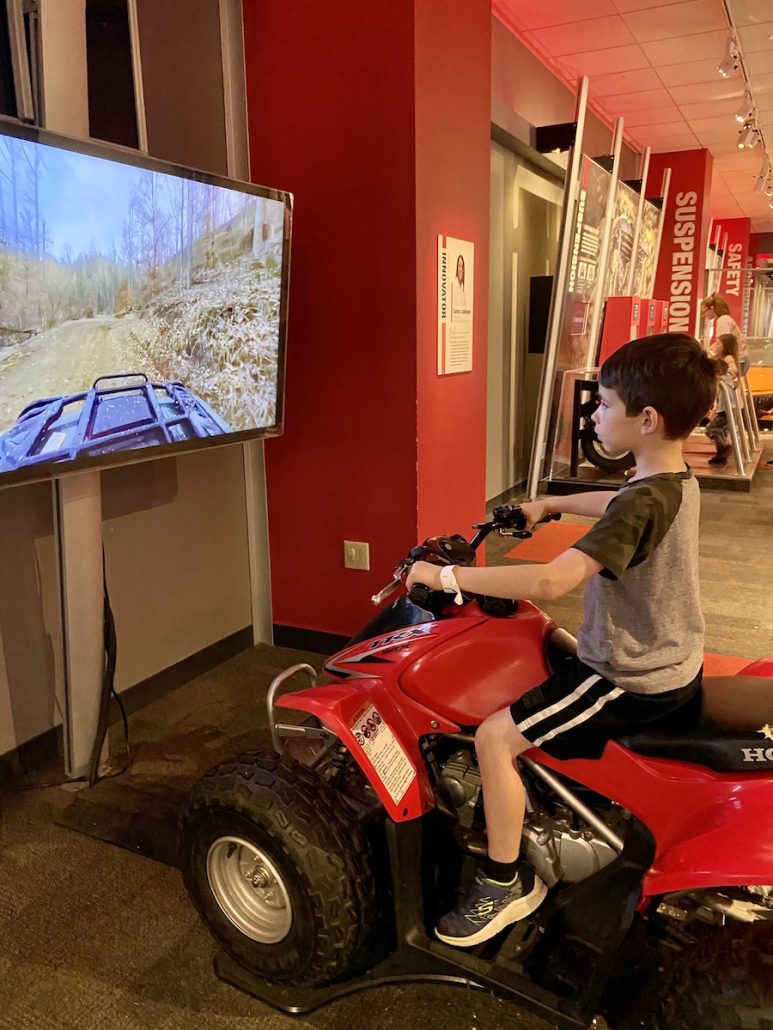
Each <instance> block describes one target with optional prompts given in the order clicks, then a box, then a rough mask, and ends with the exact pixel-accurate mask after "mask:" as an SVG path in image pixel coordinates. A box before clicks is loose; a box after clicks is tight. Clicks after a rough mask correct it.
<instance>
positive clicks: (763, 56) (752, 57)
mask: <svg viewBox="0 0 773 1030" xmlns="http://www.w3.org/2000/svg"><path fill="white" fill-rule="evenodd" d="M768 45H769V46H773V42H771V43H769V44H768ZM744 63H745V64H746V71H747V72H748V74H749V75H750V76H751V78H752V81H753V80H754V76H755V75H770V74H771V73H773V54H771V53H770V51H768V52H767V53H763V52H759V53H754V54H744Z"/></svg>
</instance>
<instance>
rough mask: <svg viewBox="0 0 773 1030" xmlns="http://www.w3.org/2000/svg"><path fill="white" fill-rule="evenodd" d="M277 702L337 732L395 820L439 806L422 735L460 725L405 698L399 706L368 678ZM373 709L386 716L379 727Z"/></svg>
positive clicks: (453, 730) (450, 730)
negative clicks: (423, 746) (428, 768)
mask: <svg viewBox="0 0 773 1030" xmlns="http://www.w3.org/2000/svg"><path fill="white" fill-rule="evenodd" d="M276 704H277V707H279V708H292V709H294V710H295V711H299V712H308V713H309V714H310V715H314V716H316V718H317V719H319V721H320V722H322V723H324V725H325V726H327V727H328V729H330V730H331V731H332V732H333V733H335V735H336V736H337V737H338V739H339V740H340V741H341V743H342V744H344V745H345V746H346V747H347V748H348V749H349V751H350V752H351V754H352V755H353V756H354V759H355V760H356V762H357V763H358V764H359V766H360V768H361V769H362V771H363V773H364V774H365V776H366V777H367V779H368V781H369V782H370V783H371V785H372V786H373V788H374V790H375V791H376V793H377V794H378V796H379V799H380V801H381V802H382V804H383V805H384V808H385V809H386V811H387V814H388V815H389V816H390V818H391V819H393V820H394V821H395V822H405V821H407V820H408V819H417V818H418V817H419V816H421V815H424V813H425V812H428V811H429V810H430V809H431V808H434V806H435V799H434V796H433V793H432V787H431V786H430V782H429V777H428V776H427V769H426V765H425V762H424V759H423V757H422V755H421V752H420V750H419V737H422V736H425V735H426V734H428V733H458V732H459V727H458V726H457V725H456V723H453V722H451V721H450V719H446V718H444V717H443V716H442V715H438V714H436V713H435V712H431V711H430V710H429V709H428V708H424V707H423V706H422V705H419V704H417V703H416V702H415V701H411V700H410V699H409V698H401V704H400V707H399V708H398V707H397V705H395V703H394V701H393V699H392V697H391V696H390V694H389V692H388V691H387V689H386V687H385V686H384V684H383V683H382V682H381V681H380V680H377V679H366V678H365V677H362V678H360V679H358V680H357V681H356V685H355V684H354V683H352V684H351V685H349V684H347V683H340V684H339V683H334V684H331V685H329V686H320V687H313V688H311V689H310V690H301V691H298V692H297V693H293V694H284V695H283V696H282V697H280V698H279V700H278V701H277V702H276ZM371 706H373V707H375V709H376V712H377V713H378V715H379V716H380V718H381V722H380V723H378V724H372V723H373V719H372V718H371V720H370V722H369V721H368V719H367V715H368V712H369V711H370V709H371ZM371 724H372V725H371ZM369 755H370V757H369Z"/></svg>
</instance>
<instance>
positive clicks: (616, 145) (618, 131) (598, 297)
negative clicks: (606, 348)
mask: <svg viewBox="0 0 773 1030" xmlns="http://www.w3.org/2000/svg"><path fill="white" fill-rule="evenodd" d="M623 124H624V123H623V119H622V118H618V119H617V121H616V122H615V131H614V133H613V135H612V180H611V182H610V185H609V193H608V195H607V208H606V211H605V212H604V228H603V230H602V233H601V246H600V248H599V262H598V266H597V270H596V289H595V291H594V295H593V315H592V316H591V322H590V329H589V331H588V341H589V342H588V353H587V356H586V360H585V371H586V373H587V372H589V371H590V369H591V368H593V365H594V364H595V360H596V354H598V351H599V341H598V335H599V327H600V326H601V315H602V312H603V310H604V300H605V297H604V291H605V288H606V280H607V264H608V262H609V241H610V239H611V238H612V222H613V221H614V219H615V205H616V202H617V180H618V178H619V175H620V154H621V153H622V150H623ZM591 355H593V359H592V360H591Z"/></svg>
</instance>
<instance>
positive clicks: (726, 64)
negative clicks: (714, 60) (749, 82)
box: [717, 36, 741, 79]
mask: <svg viewBox="0 0 773 1030" xmlns="http://www.w3.org/2000/svg"><path fill="white" fill-rule="evenodd" d="M740 65H741V59H740V56H739V54H738V45H737V43H736V41H735V40H734V39H733V37H732V36H731V37H730V39H728V41H727V43H726V44H725V53H724V56H723V57H722V60H721V61H720V62H719V64H718V65H717V71H718V72H719V74H720V75H721V76H722V78H723V79H729V78H730V76H731V75H732V74H733V73H734V72H737V71H738V69H739V67H740Z"/></svg>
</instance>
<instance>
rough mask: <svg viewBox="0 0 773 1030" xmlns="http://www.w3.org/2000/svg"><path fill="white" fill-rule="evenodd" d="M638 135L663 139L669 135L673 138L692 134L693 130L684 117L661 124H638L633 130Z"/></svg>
mask: <svg viewBox="0 0 773 1030" xmlns="http://www.w3.org/2000/svg"><path fill="white" fill-rule="evenodd" d="M631 131H632V132H633V133H634V134H635V135H636V136H646V137H647V138H648V139H662V138H663V137H664V136H668V137H669V139H673V138H675V137H676V136H679V135H681V136H685V135H692V130H691V129H690V127H688V126H687V123H686V122H685V121H684V119H683V118H682V119H681V121H680V122H666V123H662V124H659V125H648V126H636V127H635V128H632V130H631Z"/></svg>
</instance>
